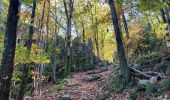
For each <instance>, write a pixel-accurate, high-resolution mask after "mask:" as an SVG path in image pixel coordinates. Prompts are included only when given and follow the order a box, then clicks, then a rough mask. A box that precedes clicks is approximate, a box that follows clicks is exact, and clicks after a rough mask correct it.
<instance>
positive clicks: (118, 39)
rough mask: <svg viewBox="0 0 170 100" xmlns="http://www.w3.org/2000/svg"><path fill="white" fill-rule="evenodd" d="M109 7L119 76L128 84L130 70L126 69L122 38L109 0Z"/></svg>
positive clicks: (111, 0)
mask: <svg viewBox="0 0 170 100" xmlns="http://www.w3.org/2000/svg"><path fill="white" fill-rule="evenodd" d="M109 5H110V10H111V16H112V21H113V26H114V32H115V36H116V42H117V51H118V57H119V63H120V70H121V74H122V75H123V77H124V78H125V80H126V82H129V81H130V70H129V68H128V65H127V60H126V57H125V51H124V46H123V42H122V37H121V34H122V33H121V30H120V27H119V23H118V18H117V14H116V8H115V5H114V1H113V0H109Z"/></svg>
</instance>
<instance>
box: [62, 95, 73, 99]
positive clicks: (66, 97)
mask: <svg viewBox="0 0 170 100" xmlns="http://www.w3.org/2000/svg"><path fill="white" fill-rule="evenodd" d="M61 100H71V98H70V95H68V94H67V95H64V96H62V97H61Z"/></svg>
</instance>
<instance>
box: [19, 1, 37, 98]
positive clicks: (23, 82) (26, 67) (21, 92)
mask: <svg viewBox="0 0 170 100" xmlns="http://www.w3.org/2000/svg"><path fill="white" fill-rule="evenodd" d="M36 4H37V0H34V1H33V7H32V15H31V23H30V28H29V39H28V43H27V45H26V47H27V50H28V53H30V51H31V46H32V37H33V32H34V30H33V24H34V18H35V10H36ZM28 70H29V64H24V65H23V71H22V79H21V84H20V88H19V92H18V95H17V100H23V97H24V90H25V85H26V81H27V78H28Z"/></svg>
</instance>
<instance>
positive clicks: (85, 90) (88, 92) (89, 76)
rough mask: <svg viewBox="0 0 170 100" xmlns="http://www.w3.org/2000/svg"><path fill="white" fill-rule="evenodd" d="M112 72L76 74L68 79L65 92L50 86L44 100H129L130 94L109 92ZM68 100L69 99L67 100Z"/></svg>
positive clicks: (95, 71) (45, 89) (46, 89)
mask: <svg viewBox="0 0 170 100" xmlns="http://www.w3.org/2000/svg"><path fill="white" fill-rule="evenodd" d="M110 73H111V71H110V70H106V69H100V70H93V71H88V72H80V73H74V74H72V75H71V76H70V78H68V79H66V80H67V81H68V83H67V84H66V85H65V87H64V89H63V90H60V91H56V89H55V86H56V85H48V86H46V87H45V88H44V90H43V97H42V100H61V99H60V98H61V97H62V96H66V97H69V98H70V99H71V100H100V99H99V98H103V97H104V98H105V99H103V100H127V99H126V98H127V95H128V94H113V93H111V92H109V88H110V87H109V88H108V87H107V86H108V85H109V84H108V76H109V75H110ZM66 100H67V99H66Z"/></svg>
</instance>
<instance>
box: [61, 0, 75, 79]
mask: <svg viewBox="0 0 170 100" xmlns="http://www.w3.org/2000/svg"><path fill="white" fill-rule="evenodd" d="M63 2H64V9H65V14H66V18H67V37H66V49H67V53H66V63H65V76H67V75H69V74H70V73H71V68H70V67H71V66H70V58H71V57H70V52H71V50H70V41H71V19H72V13H73V1H72V0H69V6H68V7H69V12H68V9H67V4H66V1H65V0H63Z"/></svg>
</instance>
